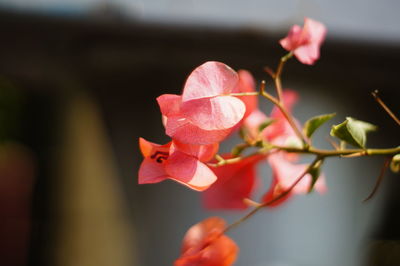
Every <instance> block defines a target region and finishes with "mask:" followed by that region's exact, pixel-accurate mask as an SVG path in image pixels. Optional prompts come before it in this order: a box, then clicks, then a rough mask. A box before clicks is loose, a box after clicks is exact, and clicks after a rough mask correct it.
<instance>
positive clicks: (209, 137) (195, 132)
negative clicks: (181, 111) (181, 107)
mask: <svg viewBox="0 0 400 266" xmlns="http://www.w3.org/2000/svg"><path fill="white" fill-rule="evenodd" d="M165 128H166V134H167V135H168V136H170V137H171V138H173V139H176V140H178V141H180V142H182V143H186V144H198V145H206V144H213V143H217V142H221V141H222V140H224V139H225V138H226V137H227V136H228V135H229V134H230V133H231V129H223V130H204V129H201V128H199V127H197V126H195V125H193V124H192V123H190V122H189V121H188V119H186V118H183V117H179V116H173V117H170V118H168V119H167V121H166V125H165Z"/></svg>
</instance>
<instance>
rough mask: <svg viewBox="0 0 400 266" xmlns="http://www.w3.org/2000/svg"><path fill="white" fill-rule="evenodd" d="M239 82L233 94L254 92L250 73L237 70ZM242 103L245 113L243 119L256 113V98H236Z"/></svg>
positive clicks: (253, 82)
mask: <svg viewBox="0 0 400 266" xmlns="http://www.w3.org/2000/svg"><path fill="white" fill-rule="evenodd" d="M238 75H239V82H238V85H237V87H236V88H235V90H234V92H237V93H241V92H255V91H256V90H255V81H254V78H253V76H252V75H251V73H250V72H249V71H247V70H243V69H241V70H239V71H238ZM238 98H239V99H240V100H242V101H243V103H244V105H245V106H246V113H245V114H244V118H246V117H248V116H249V115H250V114H251V113H252V112H254V111H256V109H257V107H258V97H257V96H240V97H238Z"/></svg>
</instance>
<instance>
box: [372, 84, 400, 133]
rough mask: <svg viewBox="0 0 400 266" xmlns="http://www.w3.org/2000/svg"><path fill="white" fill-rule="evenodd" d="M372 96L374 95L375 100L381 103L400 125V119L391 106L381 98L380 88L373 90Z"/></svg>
mask: <svg viewBox="0 0 400 266" xmlns="http://www.w3.org/2000/svg"><path fill="white" fill-rule="evenodd" d="M372 96H374V98H375V100H376V101H377V102H378V103H379V104H380V106H381V107H382V108H383V109H384V110H385V111H386V113H388V115H389V116H390V117H391V118H392V119H393V120H394V121H395V122H396V123H397V124H398V125H399V126H400V119H398V118H397V116H396V115H395V114H394V113H393V112H392V110H390V108H389V107H388V106H387V105H386V104H385V103H384V102H383V101H382V100H381V98H380V97H379V96H378V90H376V91H374V92H372Z"/></svg>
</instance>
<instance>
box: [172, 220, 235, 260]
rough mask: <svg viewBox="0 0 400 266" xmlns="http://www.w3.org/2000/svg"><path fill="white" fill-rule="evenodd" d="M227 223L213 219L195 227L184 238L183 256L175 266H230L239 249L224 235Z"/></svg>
mask: <svg viewBox="0 0 400 266" xmlns="http://www.w3.org/2000/svg"><path fill="white" fill-rule="evenodd" d="M224 229H225V221H224V220H223V219H221V218H219V217H211V218H208V219H205V220H204V221H202V222H200V223H198V224H195V225H193V226H192V227H191V228H190V229H189V230H188V231H187V233H186V235H185V237H184V238H183V245H182V254H181V256H180V257H179V258H178V259H177V260H176V261H175V263H174V265H175V266H230V265H232V264H233V263H234V262H235V260H236V257H237V254H238V252H239V247H238V246H237V245H236V243H235V242H234V241H233V240H232V239H231V238H229V237H227V236H226V235H224V234H223V231H224Z"/></svg>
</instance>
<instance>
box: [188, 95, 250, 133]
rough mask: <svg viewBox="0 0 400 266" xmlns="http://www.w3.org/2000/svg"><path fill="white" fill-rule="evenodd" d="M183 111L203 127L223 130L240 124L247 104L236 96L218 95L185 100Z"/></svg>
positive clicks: (197, 124) (192, 120)
mask: <svg viewBox="0 0 400 266" xmlns="http://www.w3.org/2000/svg"><path fill="white" fill-rule="evenodd" d="M182 112H183V114H184V116H185V117H187V118H188V119H189V120H190V121H191V122H192V123H193V124H194V125H196V126H198V127H199V128H201V129H204V130H221V129H229V128H232V127H234V126H235V125H236V124H238V123H239V122H240V120H242V118H243V116H244V113H245V112H246V106H245V105H244V103H243V102H242V101H241V100H239V99H238V98H236V97H232V96H218V97H214V98H206V99H198V100H193V101H188V102H184V103H183V104H182Z"/></svg>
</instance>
